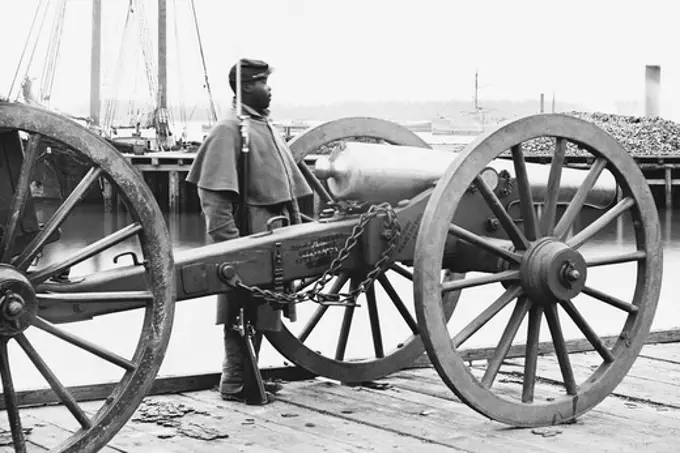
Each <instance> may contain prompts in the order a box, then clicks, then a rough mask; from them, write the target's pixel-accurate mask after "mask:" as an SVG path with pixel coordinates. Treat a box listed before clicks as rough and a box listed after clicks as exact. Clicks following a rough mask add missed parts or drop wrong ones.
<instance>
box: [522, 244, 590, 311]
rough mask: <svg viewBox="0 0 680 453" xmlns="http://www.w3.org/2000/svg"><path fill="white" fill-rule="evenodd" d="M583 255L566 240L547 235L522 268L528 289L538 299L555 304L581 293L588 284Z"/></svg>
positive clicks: (538, 300) (533, 249)
mask: <svg viewBox="0 0 680 453" xmlns="http://www.w3.org/2000/svg"><path fill="white" fill-rule="evenodd" d="M587 273H588V267H587V266H586V262H585V260H584V259H583V256H581V254H580V253H579V252H577V251H576V250H573V249H571V248H570V247H569V246H568V245H567V244H565V243H564V242H561V241H558V240H556V239H553V238H544V239H542V240H539V241H537V242H535V243H534V244H533V245H532V246H531V247H530V248H529V250H528V251H527V253H526V255H525V258H524V260H523V261H522V265H521V267H520V281H521V283H522V287H523V289H524V292H525V293H526V294H527V295H528V296H529V297H530V298H531V299H532V300H533V301H535V302H545V303H553V302H557V301H559V300H568V299H571V298H573V297H575V296H576V295H578V294H579V293H580V292H581V291H582V290H583V287H584V286H585V284H586V277H587Z"/></svg>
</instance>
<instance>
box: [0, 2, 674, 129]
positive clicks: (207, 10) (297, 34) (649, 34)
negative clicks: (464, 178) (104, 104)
mask: <svg viewBox="0 0 680 453" xmlns="http://www.w3.org/2000/svg"><path fill="white" fill-rule="evenodd" d="M57 1H58V0H52V3H57ZM136 1H141V2H142V3H143V6H144V8H145V9H146V12H147V15H148V21H149V28H150V31H151V36H152V39H153V40H154V41H155V39H156V24H155V14H156V5H157V1H156V0H136ZM38 3H39V0H0V14H1V16H0V17H2V18H3V19H5V20H3V21H2V22H3V26H2V27H0V43H2V44H1V45H2V46H3V51H2V54H3V57H2V65H1V66H0V95H1V94H6V93H7V92H8V90H9V87H10V84H11V82H12V78H13V76H14V72H15V70H16V67H17V64H18V63H19V61H20V55H21V52H22V49H23V46H24V43H25V41H26V39H27V37H28V32H29V29H30V25H31V21H32V19H33V15H34V12H35V8H36V6H37V5H38ZM128 3H129V0H103V4H104V6H103V15H104V18H103V54H102V58H103V61H102V70H103V72H104V75H103V79H104V80H103V83H104V85H105V87H104V93H105V94H106V93H110V92H111V89H112V88H111V87H112V86H113V85H112V84H111V79H112V77H113V75H115V69H116V68H123V69H125V70H127V71H128V73H141V74H143V73H144V72H143V67H142V66H141V59H138V60H136V61H133V62H130V59H132V58H133V57H134V56H135V55H138V54H139V49H140V47H139V46H134V45H128V46H127V47H126V49H127V50H126V56H127V60H117V57H118V54H119V49H120V47H121V39H122V38H121V35H122V30H123V23H124V20H125V14H126V10H127V5H128ZM167 3H168V8H169V10H170V12H169V15H170V18H169V19H170V20H169V22H168V39H169V45H170V46H171V47H172V48H169V50H168V52H169V54H168V59H169V66H168V75H169V77H170V78H171V83H172V81H173V80H177V78H176V75H177V74H178V71H179V70H181V75H182V77H181V80H182V85H181V87H182V90H183V95H184V98H186V99H202V98H203V97H204V96H205V92H204V89H203V73H202V67H201V60H200V58H199V51H198V46H197V44H196V35H195V29H194V24H193V22H192V21H193V18H192V16H191V14H190V11H191V10H190V0H167ZM678 5H680V4H679V3H678V2H676V1H673V0H665V1H664V0H645V1H631V0H619V1H613V0H568V1H567V0H562V1H554V0H543V1H539V0H477V1H471V0H467V1H461V0H418V1H405V0H342V1H338V0H335V1H331V0H258V1H249V0H241V1H232V0H195V6H196V10H197V16H198V21H199V25H200V31H201V38H202V40H203V45H204V51H205V56H206V63H207V66H208V76H209V80H210V83H211V86H212V87H213V91H214V92H215V95H216V96H217V97H221V98H228V97H230V92H229V88H228V84H227V74H228V71H229V68H230V66H231V65H232V64H233V63H234V62H235V61H236V59H237V57H238V56H245V57H250V58H258V59H263V60H266V61H267V62H269V63H270V64H272V65H273V66H274V67H275V68H276V69H275V73H274V75H272V77H271V78H270V85H271V86H272V88H273V91H274V96H275V98H274V99H275V101H274V102H277V103H283V104H291V105H294V104H298V105H299V104H302V105H310V104H312V105H313V104H327V103H334V102H341V101H369V102H376V101H393V100H399V101H401V100H413V101H429V100H449V99H457V100H472V99H473V96H474V77H475V71H478V74H479V86H480V88H479V96H480V99H481V100H482V101H483V100H484V99H503V100H524V99H538V98H539V96H540V93H545V96H546V100H548V99H550V98H551V97H552V95H553V93H554V95H555V97H556V98H557V99H558V100H560V101H564V102H573V103H580V104H582V105H584V106H585V107H587V108H590V109H593V110H605V111H607V110H609V111H613V109H614V108H615V105H616V104H615V102H616V101H621V100H626V101H633V102H639V103H641V104H642V105H644V68H645V65H647V64H655V65H661V67H662V76H661V77H662V79H661V83H662V87H661V95H662V99H663V101H662V106H661V113H662V115H663V116H666V117H668V118H671V119H676V120H680V54H679V53H678V52H677V47H678V44H679V43H680V30H679V27H676V22H677V18H678V17H680V15H679V14H678V11H677V10H678V9H679V8H680V6H678ZM174 11H177V14H175V13H174ZM3 16H5V17H3ZM49 17H50V16H48V21H49ZM6 18H9V20H7V19H6ZM175 18H176V21H175ZM90 21H91V2H90V1H89V0H67V6H66V16H65V30H64V33H63V36H62V46H61V54H60V58H59V61H58V65H57V72H56V74H57V75H56V76H55V82H54V88H53V96H52V99H53V103H59V105H60V106H61V105H63V106H64V108H68V106H69V105H74V104H75V103H78V102H79V103H82V102H83V100H85V101H86V100H87V99H88V96H89V91H88V90H89V58H90V45H91V28H90ZM175 23H176V24H177V27H178V36H179V39H178V40H177V41H175V38H174V37H175V30H174V27H175ZM48 32H49V28H48V27H46V29H45V30H43V40H44V41H46V39H45V37H47V38H49V33H48ZM176 43H179V44H176ZM133 44H134V43H133ZM153 45H155V43H154V44H153ZM177 54H179V55H180V59H177V58H176V57H175V55H177ZM36 55H40V53H39V52H38V53H36ZM43 55H44V52H43ZM41 60H42V61H44V58H42V59H41V58H39V57H38V56H36V58H35V63H34V66H36V67H37V66H39V64H40V62H41ZM177 61H181V64H177ZM121 62H122V63H121ZM131 68H133V69H134V68H137V69H138V71H137V72H135V71H132V70H131ZM35 71H36V69H35V68H34V72H35ZM136 77H141V76H140V75H137V76H136ZM133 78H134V77H132V76H128V77H127V78H125V77H121V78H119V80H123V79H125V80H128V84H129V85H133V82H132V79H133ZM121 84H124V83H119V85H121ZM176 86H177V85H176ZM138 89H139V88H138ZM174 90H175V91H174V96H173V99H177V98H178V97H179V96H177V92H178V91H177V88H175V89H174ZM133 91H134V90H133ZM171 95H173V92H171Z"/></svg>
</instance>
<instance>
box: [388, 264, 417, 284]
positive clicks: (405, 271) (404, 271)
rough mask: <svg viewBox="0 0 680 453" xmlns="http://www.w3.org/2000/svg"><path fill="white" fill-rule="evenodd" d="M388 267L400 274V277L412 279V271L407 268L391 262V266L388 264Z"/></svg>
mask: <svg viewBox="0 0 680 453" xmlns="http://www.w3.org/2000/svg"><path fill="white" fill-rule="evenodd" d="M390 269H392V270H393V271H394V272H396V273H397V274H399V275H401V276H402V277H404V278H407V279H409V280H411V281H413V272H411V271H409V270H408V269H406V268H405V267H404V266H402V265H401V264H398V263H394V264H392V266H390Z"/></svg>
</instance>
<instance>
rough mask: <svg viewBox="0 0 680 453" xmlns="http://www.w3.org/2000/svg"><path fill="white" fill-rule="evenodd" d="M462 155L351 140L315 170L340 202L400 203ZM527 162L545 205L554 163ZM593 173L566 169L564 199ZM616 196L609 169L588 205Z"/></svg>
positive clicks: (499, 167)
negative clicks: (549, 176) (551, 164)
mask: <svg viewBox="0 0 680 453" xmlns="http://www.w3.org/2000/svg"><path fill="white" fill-rule="evenodd" d="M457 156H458V154H457V153H455V152H450V151H441V150H433V149H426V148H417V147H410V146H394V145H382V144H372V143H359V142H347V143H345V147H344V149H343V150H341V151H339V152H337V153H335V154H333V155H330V156H320V157H319V158H318V159H317V161H316V164H315V168H314V172H315V174H316V176H317V177H318V178H320V179H325V180H326V181H327V183H328V188H329V190H330V192H331V194H332V195H333V196H334V197H335V198H336V199H338V200H355V201H360V202H368V203H381V202H390V203H393V204H394V203H397V202H399V201H400V200H404V199H410V198H413V197H414V196H416V195H418V194H419V193H421V192H423V191H424V190H426V189H428V188H430V187H432V185H433V184H435V183H436V182H437V180H438V179H439V178H440V177H441V176H442V175H443V174H444V172H445V171H446V169H447V168H448V167H449V165H450V164H451V163H452V162H453V161H454V160H455V159H456V157H457ZM526 166H527V172H528V175H529V181H530V183H531V187H532V190H531V193H532V195H533V199H534V201H535V202H536V203H542V202H543V201H544V199H545V193H546V187H547V185H548V175H549V173H550V165H547V164H536V163H529V162H527V164H526ZM489 167H491V168H493V169H494V170H496V172H498V173H500V172H501V171H503V170H506V171H507V172H509V173H510V175H511V177H513V178H514V177H515V169H514V166H513V163H512V160H509V159H508V160H506V159H495V160H494V161H493V162H491V163H490V164H489ZM587 174H588V171H587V170H581V169H574V168H564V169H563V170H562V178H561V181H560V194H559V197H558V203H560V204H566V203H569V201H570V200H571V199H572V198H573V196H574V194H575V193H576V191H577V190H578V188H579V186H580V185H581V184H582V183H583V180H584V179H585V177H586V175H587ZM616 194H617V184H616V179H615V178H614V175H612V174H611V173H610V172H609V171H608V170H604V171H603V172H602V174H601V175H600V177H599V179H598V180H597V182H596V183H595V186H594V187H593V189H592V190H591V191H590V192H589V193H588V196H587V197H586V201H585V205H587V206H590V207H594V208H599V209H604V208H606V207H608V206H610V205H611V204H612V203H613V202H614V201H615V200H616Z"/></svg>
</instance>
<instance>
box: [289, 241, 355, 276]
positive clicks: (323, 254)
mask: <svg viewBox="0 0 680 453" xmlns="http://www.w3.org/2000/svg"><path fill="white" fill-rule="evenodd" d="M344 241H345V236H344V235H342V234H333V235H328V236H321V237H318V238H315V239H312V240H309V241H305V242H303V243H300V244H296V245H294V246H292V247H291V248H292V250H293V251H295V252H297V258H296V260H295V263H296V264H303V265H304V266H305V267H306V268H308V269H313V268H317V267H322V266H328V265H329V264H330V263H331V261H333V259H334V258H335V257H336V256H338V253H339V252H340V249H341V248H342V245H343V244H344Z"/></svg>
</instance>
